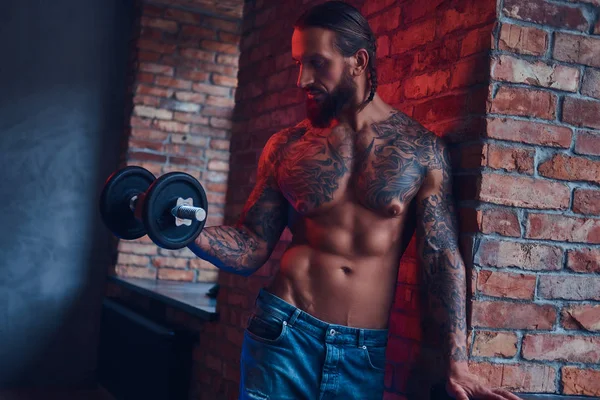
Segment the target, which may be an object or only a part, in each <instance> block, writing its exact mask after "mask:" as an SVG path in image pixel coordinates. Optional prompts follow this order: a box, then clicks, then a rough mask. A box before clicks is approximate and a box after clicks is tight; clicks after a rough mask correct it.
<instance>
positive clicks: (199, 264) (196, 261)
mask: <svg viewBox="0 0 600 400" xmlns="http://www.w3.org/2000/svg"><path fill="white" fill-rule="evenodd" d="M190 268H193V269H206V270H214V269H216V268H217V267H215V266H214V265H213V264H211V263H210V262H208V261H206V260H203V259H201V258H193V259H191V260H190Z"/></svg>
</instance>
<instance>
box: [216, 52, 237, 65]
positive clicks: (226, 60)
mask: <svg viewBox="0 0 600 400" xmlns="http://www.w3.org/2000/svg"><path fill="white" fill-rule="evenodd" d="M238 62H239V57H237V56H228V55H226V54H218V55H217V63H219V64H225V65H233V66H234V67H237V66H238Z"/></svg>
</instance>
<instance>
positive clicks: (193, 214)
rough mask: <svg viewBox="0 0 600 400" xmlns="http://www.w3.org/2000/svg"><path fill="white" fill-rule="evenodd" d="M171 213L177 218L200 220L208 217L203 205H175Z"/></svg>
mask: <svg viewBox="0 0 600 400" xmlns="http://www.w3.org/2000/svg"><path fill="white" fill-rule="evenodd" d="M171 214H173V216H174V217H177V218H181V219H191V220H196V221H200V222H202V221H204V220H205V219H206V210H204V208H201V207H191V206H175V207H173V209H172V210H171Z"/></svg>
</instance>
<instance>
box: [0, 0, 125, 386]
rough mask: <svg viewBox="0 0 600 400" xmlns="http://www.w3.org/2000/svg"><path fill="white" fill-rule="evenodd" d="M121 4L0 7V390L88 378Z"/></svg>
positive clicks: (115, 138)
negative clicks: (100, 204) (101, 197)
mask: <svg viewBox="0 0 600 400" xmlns="http://www.w3.org/2000/svg"><path fill="white" fill-rule="evenodd" d="M132 12H133V10H132V1H125V0H83V1H81V0H53V1H46V0H2V1H0V387H16V386H19V387H28V386H39V385H49V384H50V385H61V386H65V385H66V386H75V385H87V384H93V383H94V382H95V368H96V346H97V332H98V327H99V321H100V305H101V299H102V295H103V290H104V285H105V278H106V270H107V265H108V264H109V263H110V262H111V249H112V243H111V241H110V239H109V238H110V236H109V234H108V233H107V231H106V229H104V228H103V227H102V225H101V222H100V220H99V216H98V211H97V210H98V207H97V204H98V195H99V193H100V190H101V186H102V183H103V181H104V179H105V178H106V177H107V176H108V175H109V174H110V172H111V171H112V170H113V169H114V168H116V166H117V162H118V151H119V150H118V149H119V142H120V137H121V135H122V126H123V114H124V98H125V74H126V69H127V51H128V38H129V31H130V26H131V19H132Z"/></svg>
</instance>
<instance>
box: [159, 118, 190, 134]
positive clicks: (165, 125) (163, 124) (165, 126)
mask: <svg viewBox="0 0 600 400" xmlns="http://www.w3.org/2000/svg"><path fill="white" fill-rule="evenodd" d="M152 127H153V128H156V129H160V130H163V131H166V132H173V133H189V132H190V126H189V125H188V124H182V123H181V122H176V121H156V120H155V121H152Z"/></svg>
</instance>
